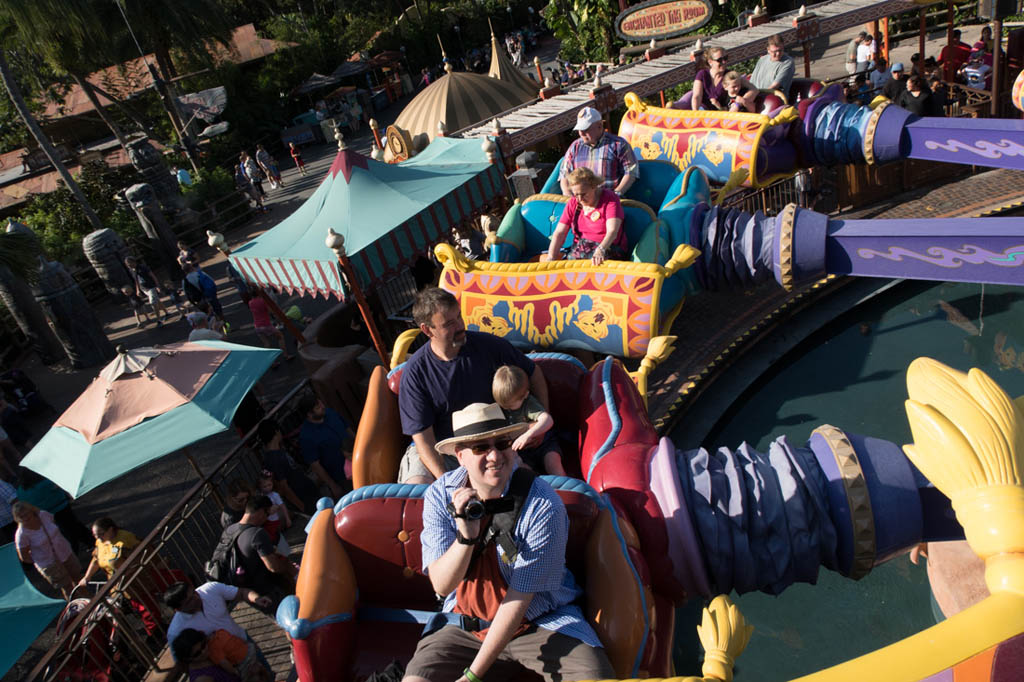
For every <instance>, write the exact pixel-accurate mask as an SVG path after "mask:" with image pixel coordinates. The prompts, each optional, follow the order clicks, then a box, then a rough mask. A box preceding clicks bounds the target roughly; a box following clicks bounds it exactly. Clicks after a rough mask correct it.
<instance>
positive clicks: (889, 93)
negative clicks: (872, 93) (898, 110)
mask: <svg viewBox="0 0 1024 682" xmlns="http://www.w3.org/2000/svg"><path fill="white" fill-rule="evenodd" d="M890 72H891V73H892V80H890V81H889V82H888V83H886V84H885V86H884V87H883V88H882V94H883V95H885V96H886V97H887V98H888V99H889V101H891V102H894V103H899V99H900V97H901V96H902V94H903V93H904V92H906V91H907V74H906V73H904V70H903V62H896V63H895V64H893V65H892V69H890Z"/></svg>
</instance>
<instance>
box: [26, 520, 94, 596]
mask: <svg viewBox="0 0 1024 682" xmlns="http://www.w3.org/2000/svg"><path fill="white" fill-rule="evenodd" d="M11 515H12V516H13V517H14V520H15V521H16V522H17V523H18V530H17V531H15V533H14V545H15V548H16V549H17V551H18V558H19V559H21V561H22V563H26V564H35V567H36V570H37V571H39V573H40V574H41V575H42V576H43V577H44V578H46V582H48V583H50V584H51V585H53V586H54V587H56V588H57V589H58V590H60V591H61V593H62V594H63V595H64V598H65V599H69V598H70V597H71V591H72V590H73V589H74V587H75V583H76V582H78V579H79V578H80V577H81V575H82V565H81V564H80V563H79V562H78V557H76V556H75V553H74V552H72V551H71V544H70V543H69V542H68V541H67V539H66V538H65V537H64V536H63V535H61V533H60V529H58V528H57V524H55V523H54V522H53V514H51V513H50V512H48V511H44V510H42V509H39V508H38V507H36V506H34V505H31V504H29V503H28V502H15V503H14V505H13V506H12V507H11Z"/></svg>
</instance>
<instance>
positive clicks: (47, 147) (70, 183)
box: [0, 33, 103, 230]
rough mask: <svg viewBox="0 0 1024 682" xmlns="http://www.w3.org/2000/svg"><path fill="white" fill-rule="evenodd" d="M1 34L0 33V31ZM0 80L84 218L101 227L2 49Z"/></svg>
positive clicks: (0, 52) (98, 228)
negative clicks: (27, 100)
mask: <svg viewBox="0 0 1024 682" xmlns="http://www.w3.org/2000/svg"><path fill="white" fill-rule="evenodd" d="M0 35H2V33H0ZM0 81H2V82H3V84H4V87H5V88H6V89H7V94H8V95H9V96H10V98H11V102H12V103H13V104H14V107H15V108H16V109H17V110H18V114H20V115H21V119H22V120H23V121H24V122H25V126H26V127H27V128H28V130H29V132H30V133H32V137H34V138H35V139H36V142H38V143H39V148H40V149H42V150H43V154H45V155H46V158H47V159H49V160H50V163H51V164H52V165H53V167H54V169H55V170H56V171H57V173H58V174H59V175H60V177H61V179H62V180H63V181H64V184H65V185H67V188H68V190H69V191H70V192H71V195H72V196H73V197H74V198H75V201H77V202H78V203H79V204H80V205H81V206H82V210H83V211H84V212H85V216H86V218H88V220H89V223H91V224H92V226H93V227H94V228H95V229H97V230H102V229H103V221H101V220H100V217H99V216H98V215H96V211H94V210H93V209H92V206H90V205H89V201H88V200H87V199H86V198H85V194H83V193H82V188H81V187H79V186H78V183H77V182H75V179H74V178H73V177H71V173H70V172H68V169H67V166H65V165H64V163H63V162H62V161H61V160H60V156H59V155H58V154H57V150H56V149H54V147H53V144H52V143H51V142H50V138H49V137H47V136H46V133H44V132H43V129H42V128H41V127H40V126H39V122H38V121H36V119H35V117H34V116H32V112H31V111H29V108H28V104H27V103H26V102H25V98H24V97H23V96H22V94H21V88H20V87H19V86H18V82H17V81H16V80H15V78H14V74H13V73H11V69H10V66H9V65H8V64H7V56H6V54H5V52H4V50H3V49H0Z"/></svg>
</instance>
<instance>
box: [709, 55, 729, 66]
mask: <svg viewBox="0 0 1024 682" xmlns="http://www.w3.org/2000/svg"><path fill="white" fill-rule="evenodd" d="M711 61H713V62H718V63H719V64H725V63H726V62H727V61H729V55H727V54H723V55H722V56H720V57H719V58H718V59H715V58H714V57H712V58H711Z"/></svg>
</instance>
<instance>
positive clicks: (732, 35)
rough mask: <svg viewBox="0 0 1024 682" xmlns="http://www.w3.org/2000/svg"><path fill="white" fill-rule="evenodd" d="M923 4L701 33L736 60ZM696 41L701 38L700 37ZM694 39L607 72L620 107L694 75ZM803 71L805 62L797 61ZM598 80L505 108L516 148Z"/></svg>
mask: <svg viewBox="0 0 1024 682" xmlns="http://www.w3.org/2000/svg"><path fill="white" fill-rule="evenodd" d="M917 9H920V6H919V5H916V4H914V3H913V2H910V1H909V0H880V1H878V2H865V1H864V0H832V1H831V2H822V3H819V4H816V5H810V6H808V7H807V12H808V14H814V15H815V17H816V19H815V20H812V21H816V24H817V27H816V29H815V28H813V27H811V28H810V30H807V29H806V28H802V30H803V31H804V32H805V34H804V35H803V36H800V37H798V35H797V29H796V28H794V27H793V18H794V17H795V16H796V12H789V13H787V14H782V15H779V16H778V17H776V18H774V19H773V20H772V21H769V22H766V23H764V24H761V25H760V26H755V27H753V28H737V29H732V30H729V31H724V32H722V33H719V34H717V35H714V36H706V37H705V36H701V39H702V40H703V41H704V47H705V49H707V48H710V47H724V48H726V49H727V50H728V51H729V56H730V59H731V61H732V62H733V63H735V62H740V61H743V60H746V59H750V58H751V57H759V56H761V55H763V54H765V51H766V49H767V44H768V38H770V37H771V36H773V35H778V36H779V37H780V38H781V39H782V42H783V43H784V44H785V45H787V46H794V45H798V44H800V43H801V42H802V40H806V39H810V40H813V39H815V38H817V37H819V36H827V35H831V34H834V33H839V32H840V31H843V30H846V29H849V28H852V27H855V26H859V25H861V24H865V23H867V22H869V21H874V20H876V19H881V18H882V17H887V16H890V15H893V14H897V13H899V12H906V11H910V10H917ZM694 41H696V37H694ZM691 47H692V44H687V45H683V46H681V47H679V48H676V51H675V52H674V53H672V54H667V55H665V56H664V57H660V58H658V59H654V60H651V61H649V62H636V63H634V64H627V65H625V66H620V67H618V68H616V69H613V70H610V71H608V72H606V73H603V74H602V75H601V79H602V81H603V82H604V83H605V84H607V85H611V86H612V89H613V91H614V94H615V106H618V105H620V104H622V102H623V98H624V97H625V96H626V93H628V92H635V93H636V94H637V95H639V96H640V97H650V96H651V95H654V94H655V93H657V92H659V91H660V90H665V89H667V88H670V87H672V86H674V85H678V84H679V83H681V82H683V81H687V80H692V79H693V76H694V74H695V73H696V70H695V69H694V64H693V63H692V62H691V61H690V48H691ZM797 73H798V75H799V74H801V73H802V67H801V65H800V64H798V65H797ZM592 88H593V84H592V83H587V82H583V83H578V84H576V85H574V86H570V87H569V88H567V89H566V90H565V91H564V92H563V94H561V95H559V96H557V97H553V98H552V99H548V100H541V101H538V102H534V103H531V104H525V105H523V106H521V107H518V108H516V109H511V110H510V111H508V112H505V113H504V114H503V115H502V116H501V117H500V119H501V124H502V127H504V128H505V129H506V130H508V132H509V134H510V136H511V143H512V151H513V153H514V152H518V151H520V150H522V149H526V148H527V147H530V146H532V145H534V144H537V143H538V142H541V141H543V140H546V139H547V138H549V137H551V136H553V135H557V134H559V133H562V132H565V131H567V130H571V129H572V127H573V126H574V125H575V124H576V114H577V112H578V111H579V110H580V109H582V108H583V107H584V106H587V105H588V104H589V103H590V101H591V100H590V91H591V89H592ZM493 128H494V125H493V122H492V121H484V122H481V123H479V124H477V125H475V126H471V127H469V128H465V129H463V130H461V131H457V132H455V133H452V135H456V136H461V137H484V136H486V135H489V134H492V133H493Z"/></svg>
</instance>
